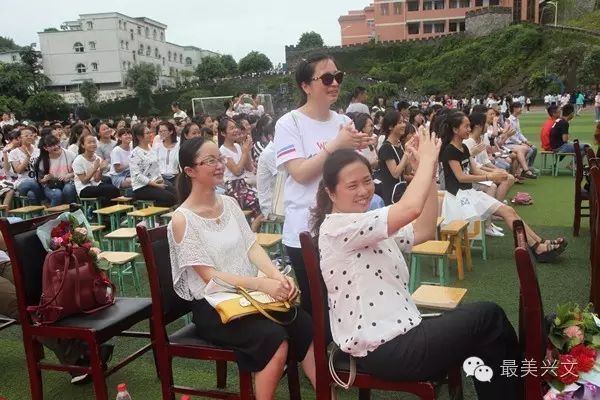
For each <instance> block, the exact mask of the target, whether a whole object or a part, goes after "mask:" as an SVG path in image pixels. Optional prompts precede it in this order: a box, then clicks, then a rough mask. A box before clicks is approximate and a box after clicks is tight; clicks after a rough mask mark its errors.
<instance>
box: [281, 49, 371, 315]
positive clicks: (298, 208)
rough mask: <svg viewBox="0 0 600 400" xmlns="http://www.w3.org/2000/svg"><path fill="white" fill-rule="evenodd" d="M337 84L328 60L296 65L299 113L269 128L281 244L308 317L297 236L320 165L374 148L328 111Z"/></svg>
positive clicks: (312, 203) (304, 222) (305, 222)
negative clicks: (277, 177) (278, 177)
mask: <svg viewBox="0 0 600 400" xmlns="http://www.w3.org/2000/svg"><path fill="white" fill-rule="evenodd" d="M343 79H344V73H343V72H341V71H339V70H338V69H337V66H336V64H335V60H334V59H333V57H331V56H329V55H325V54H316V55H313V56H312V57H309V58H308V59H306V60H302V61H301V62H300V63H299V64H298V66H297V67H296V84H297V86H298V89H299V91H300V95H301V97H302V101H301V104H300V107H299V108H297V109H295V110H293V111H290V112H288V113H287V114H285V115H283V116H282V117H281V118H280V119H279V120H278V121H277V124H276V126H275V141H274V146H275V152H276V157H277V158H276V164H277V167H278V168H279V169H280V170H284V171H285V172H287V174H288V176H287V179H286V182H285V185H284V198H285V201H284V206H285V223H284V225H283V244H284V245H285V247H286V253H287V254H288V256H289V257H290V260H291V264H292V267H293V268H294V271H295V275H296V279H297V280H298V285H299V286H300V290H301V292H302V294H301V296H302V297H301V301H302V308H304V309H305V310H307V311H308V312H311V300H310V291H309V287H308V278H307V276H306V271H305V269H304V261H303V259H302V252H301V250H300V239H299V234H300V233H301V232H304V231H307V230H309V229H308V220H309V215H310V209H311V208H312V207H314V206H315V196H316V194H317V189H318V186H319V181H320V180H321V176H322V173H323V163H324V162H325V159H326V158H327V155H328V154H331V153H332V152H333V151H335V150H338V149H343V148H349V149H355V150H360V149H363V148H365V147H368V146H369V145H372V144H374V140H373V137H372V136H371V135H368V134H366V133H364V132H359V131H358V130H356V128H355V127H354V124H353V123H352V121H350V119H349V118H348V117H346V116H345V115H341V114H338V113H336V112H334V111H332V110H331V106H332V105H333V104H334V103H335V102H336V101H337V99H338V96H339V94H340V84H341V83H342V81H343Z"/></svg>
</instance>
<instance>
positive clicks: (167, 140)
mask: <svg viewBox="0 0 600 400" xmlns="http://www.w3.org/2000/svg"><path fill="white" fill-rule="evenodd" d="M156 129H157V131H158V135H159V138H160V140H158V141H155V143H154V146H153V149H154V151H156V154H157V155H158V163H159V165H160V174H161V175H162V177H163V179H164V180H165V181H167V182H170V183H171V185H175V178H176V177H177V174H179V154H178V153H179V142H178V141H177V131H176V129H175V125H173V124H172V123H170V122H167V121H161V122H159V124H158V126H157V128H156Z"/></svg>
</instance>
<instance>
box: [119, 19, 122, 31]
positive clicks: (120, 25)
mask: <svg viewBox="0 0 600 400" xmlns="http://www.w3.org/2000/svg"><path fill="white" fill-rule="evenodd" d="M119 29H123V21H121V20H119Z"/></svg>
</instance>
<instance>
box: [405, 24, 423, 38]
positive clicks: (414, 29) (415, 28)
mask: <svg viewBox="0 0 600 400" xmlns="http://www.w3.org/2000/svg"><path fill="white" fill-rule="evenodd" d="M419 25H420V23H419V22H411V23H409V24H407V27H408V34H409V35H418V34H419Z"/></svg>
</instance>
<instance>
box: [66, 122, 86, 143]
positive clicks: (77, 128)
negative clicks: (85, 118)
mask: <svg viewBox="0 0 600 400" xmlns="http://www.w3.org/2000/svg"><path fill="white" fill-rule="evenodd" d="M84 130H87V131H89V128H88V127H87V126H85V125H84V124H81V123H79V124H75V125H73V127H72V128H71V136H69V144H70V145H71V144H77V143H78V142H79V137H80V136H81V134H82V133H83V131H84Z"/></svg>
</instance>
